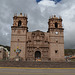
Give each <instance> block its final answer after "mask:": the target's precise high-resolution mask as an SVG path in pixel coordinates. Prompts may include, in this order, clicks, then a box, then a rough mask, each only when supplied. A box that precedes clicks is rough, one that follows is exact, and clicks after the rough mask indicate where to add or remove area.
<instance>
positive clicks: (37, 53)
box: [35, 51, 41, 61]
mask: <svg viewBox="0 0 75 75" xmlns="http://www.w3.org/2000/svg"><path fill="white" fill-rule="evenodd" d="M35 60H36V61H41V52H40V51H36V52H35Z"/></svg>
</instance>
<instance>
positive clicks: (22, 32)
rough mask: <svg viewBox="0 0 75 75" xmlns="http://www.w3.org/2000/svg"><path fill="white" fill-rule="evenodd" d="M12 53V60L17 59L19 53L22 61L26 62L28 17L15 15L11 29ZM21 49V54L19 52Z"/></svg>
mask: <svg viewBox="0 0 75 75" xmlns="http://www.w3.org/2000/svg"><path fill="white" fill-rule="evenodd" d="M11 30H12V32H11V51H10V59H11V60H13V59H15V57H16V55H17V53H19V57H20V58H22V60H26V39H27V38H26V37H27V31H28V27H27V16H25V14H24V16H23V15H22V13H20V15H17V14H15V15H14V17H13V26H12V27H11ZM17 49H20V50H21V52H18V51H17Z"/></svg>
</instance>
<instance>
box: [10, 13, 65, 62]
mask: <svg viewBox="0 0 75 75" xmlns="http://www.w3.org/2000/svg"><path fill="white" fill-rule="evenodd" d="M27 22H28V21H27V16H25V15H24V16H23V15H22V13H20V15H19V16H17V15H15V16H14V17H13V26H12V27H11V30H12V32H11V51H10V60H16V61H19V60H22V61H52V62H53V61H54V62H60V61H65V60H64V29H63V27H62V18H61V17H59V18H58V17H56V15H54V16H53V17H50V19H49V21H48V31H47V32H43V31H40V30H36V31H33V32H28V27H27Z"/></svg>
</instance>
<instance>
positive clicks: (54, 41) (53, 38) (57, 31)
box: [48, 15, 64, 62]
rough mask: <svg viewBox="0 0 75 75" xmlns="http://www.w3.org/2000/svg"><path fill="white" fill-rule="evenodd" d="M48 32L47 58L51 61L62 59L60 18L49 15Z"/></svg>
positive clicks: (62, 38) (62, 32) (62, 39)
mask: <svg viewBox="0 0 75 75" xmlns="http://www.w3.org/2000/svg"><path fill="white" fill-rule="evenodd" d="M48 26H49V27H48V33H49V41H50V44H49V52H50V53H49V54H50V55H49V58H50V59H51V61H57V62H58V61H64V29H63V27H62V18H61V17H59V18H58V17H56V15H54V16H53V17H50V19H49V22H48Z"/></svg>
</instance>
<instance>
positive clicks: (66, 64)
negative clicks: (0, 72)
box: [0, 61, 75, 68]
mask: <svg viewBox="0 0 75 75" xmlns="http://www.w3.org/2000/svg"><path fill="white" fill-rule="evenodd" d="M0 67H39V68H75V62H26V61H17V62H16V61H0Z"/></svg>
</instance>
